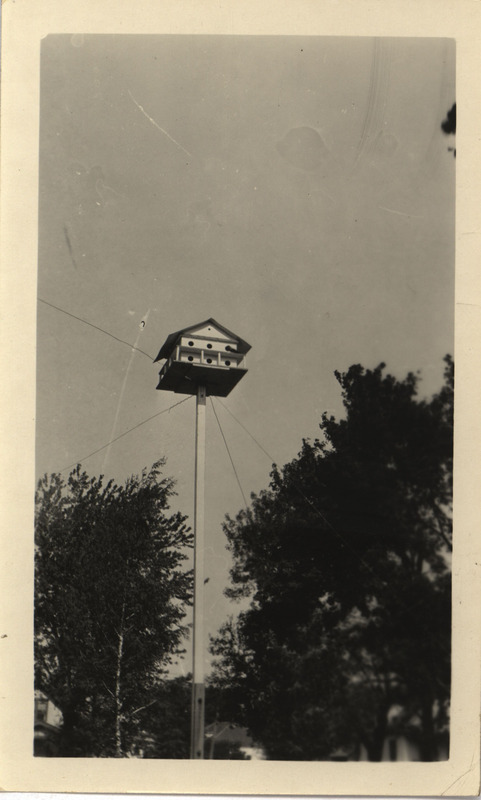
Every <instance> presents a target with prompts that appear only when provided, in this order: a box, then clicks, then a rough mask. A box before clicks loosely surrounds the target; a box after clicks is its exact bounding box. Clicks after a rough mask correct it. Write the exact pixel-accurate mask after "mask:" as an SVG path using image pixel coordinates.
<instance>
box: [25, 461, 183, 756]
mask: <svg viewBox="0 0 481 800" xmlns="http://www.w3.org/2000/svg"><path fill="white" fill-rule="evenodd" d="M163 466H164V461H163V460H160V461H158V462H157V463H156V464H154V465H153V467H152V468H151V469H150V470H149V471H144V472H143V473H142V475H141V476H140V477H132V478H130V479H129V480H127V482H126V483H125V484H124V485H117V484H115V483H114V482H113V481H109V482H108V483H107V484H106V485H104V480H103V478H102V477H100V478H89V477H88V475H87V474H86V473H85V472H81V470H80V467H77V468H76V469H75V470H73V471H72V472H71V474H70V476H69V477H68V480H67V481H65V480H64V479H63V478H62V477H61V476H60V475H58V474H55V475H51V476H50V477H47V476H45V477H44V478H43V479H42V480H41V481H40V482H39V485H38V490H37V493H36V526H35V540H36V556H35V681H36V688H38V689H41V690H42V691H43V692H44V693H45V694H46V695H47V696H48V697H49V698H50V699H51V700H52V701H53V702H54V703H55V705H56V706H57V707H58V708H59V709H60V711H61V712H62V715H63V730H62V738H61V752H60V755H64V756H76V755H81V756H89V755H95V756H112V755H113V756H125V755H127V754H129V753H130V752H131V750H132V748H133V747H134V746H135V747H137V748H138V747H139V746H140V745H139V731H140V732H141V730H142V721H143V719H144V718H145V713H144V711H145V709H146V708H147V707H148V706H150V705H151V704H152V703H153V702H154V700H156V699H158V698H159V697H161V696H162V686H163V682H162V678H163V677H164V676H165V671H166V667H167V665H168V664H169V663H170V662H171V659H172V657H173V655H174V654H178V653H179V652H180V647H181V642H182V638H183V635H184V634H185V632H186V628H185V626H184V623H183V620H184V617H185V613H186V608H187V606H189V605H190V604H191V602H192V574H191V572H190V571H186V569H185V565H184V561H185V559H186V558H187V549H186V548H189V547H191V546H192V534H191V532H190V530H189V529H188V527H187V526H186V524H185V517H184V516H183V515H182V514H180V513H179V512H176V513H170V511H169V501H170V498H171V497H172V495H173V494H174V482H173V481H172V479H170V478H165V477H162V476H161V469H162V467H163ZM143 715H144V716H143Z"/></svg>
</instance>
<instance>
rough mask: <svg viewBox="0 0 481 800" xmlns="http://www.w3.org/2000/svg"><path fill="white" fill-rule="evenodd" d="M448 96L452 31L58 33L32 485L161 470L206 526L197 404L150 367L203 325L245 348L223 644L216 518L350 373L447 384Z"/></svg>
mask: <svg viewBox="0 0 481 800" xmlns="http://www.w3.org/2000/svg"><path fill="white" fill-rule="evenodd" d="M455 99H456V98H455V47H454V41H453V40H448V39H435V38H433V39H422V38H420V39H402V38H389V39H388V38H385V39H372V38H362V37H355V38H344V37H319V36H312V37H298V36H292V37H289V36H285V37H280V36H271V37H264V36H221V35H219V36H201V35H195V36H189V35H185V36H175V35H165V36H164V35H152V36H149V35H85V36H83V35H80V34H76V35H73V36H70V35H49V36H47V37H46V38H45V39H44V40H43V41H42V51H41V106H40V149H39V166H40V178H39V244H38V259H39V263H38V300H39V302H38V319H37V326H38V327H37V423H36V424H37V444H36V467H37V475H38V476H39V477H40V476H41V475H43V474H44V473H53V472H60V471H63V474H64V475H65V476H67V475H68V471H69V470H68V469H67V468H68V467H69V466H70V465H73V464H76V463H78V462H80V463H82V466H83V468H84V469H85V470H86V471H87V472H88V474H89V475H96V476H97V475H99V474H105V475H106V476H107V477H109V478H110V477H113V478H114V479H115V480H117V481H124V480H125V479H126V478H127V477H128V476H129V475H131V474H138V473H139V472H141V471H142V469H143V468H144V467H147V468H149V467H150V466H151V465H152V464H153V463H154V462H155V461H156V460H157V459H158V458H159V457H161V456H165V457H166V458H167V464H166V467H165V473H166V475H171V476H173V477H174V478H175V480H176V482H177V485H176V488H177V492H178V494H177V497H176V498H175V499H174V501H173V508H175V509H177V508H180V509H181V510H182V511H183V512H184V513H186V514H187V515H188V516H189V520H190V522H192V509H193V495H194V424H195V401H194V400H193V399H190V400H189V401H187V402H185V403H183V404H182V405H180V406H178V407H176V408H172V409H171V410H170V411H168V412H167V411H166V409H168V408H169V407H170V406H172V405H173V404H174V403H177V402H179V400H182V399H184V396H182V395H174V394H172V393H167V392H163V391H156V388H155V387H156V385H157V377H158V372H159V368H160V366H161V364H154V363H153V359H154V358H155V356H156V355H157V353H158V351H159V349H160V347H161V345H162V344H163V342H164V341H165V339H166V338H167V336H168V335H169V334H170V333H172V332H173V331H177V330H179V329H181V328H183V327H186V326H189V325H193V324H195V323H197V322H201V321H203V320H205V319H208V318H210V317H213V318H214V319H216V320H217V321H218V322H220V323H221V324H222V325H224V326H226V327H227V328H229V329H230V330H232V331H234V332H235V333H237V334H238V335H239V336H240V337H242V338H243V339H245V340H247V342H249V344H250V345H251V346H252V349H251V350H250V351H249V353H248V355H247V367H248V373H247V375H246V376H245V377H244V378H243V379H242V381H241V382H240V383H239V384H238V386H237V387H236V388H235V389H234V390H233V391H232V393H231V395H229V397H228V398H226V399H225V400H222V401H220V400H216V399H215V398H214V401H213V403H214V407H215V410H216V412H217V416H218V419H219V422H220V425H221V428H222V433H223V434H224V436H225V439H226V441H227V445H228V447H229V452H230V456H229V453H228V452H227V450H226V447H225V444H224V440H223V436H222V434H221V431H220V430H219V426H218V424H217V420H216V417H215V415H214V413H213V408H212V404H211V402H210V401H208V403H207V457H206V554H205V574H206V576H207V577H209V582H208V584H206V587H205V605H206V611H207V616H206V633H212V634H213V633H215V632H216V630H217V629H218V627H219V625H220V624H221V623H222V622H223V621H224V620H225V619H226V618H227V616H228V615H229V614H230V613H235V612H236V610H237V607H236V606H235V605H232V604H231V603H230V602H229V601H228V600H227V599H226V598H225V597H224V596H223V589H224V587H225V586H226V585H227V581H228V568H229V564H230V561H229V555H228V553H227V551H226V549H225V536H224V534H223V531H222V520H223V519H224V516H225V514H230V515H235V514H236V513H237V511H238V510H239V509H240V508H241V507H242V506H243V505H244V499H243V495H244V497H246V498H247V499H248V498H249V495H250V493H251V492H252V491H254V492H258V491H260V490H261V489H263V488H266V487H267V485H268V482H269V472H270V470H271V466H272V463H273V462H276V463H277V464H279V465H283V464H285V463H286V462H288V461H290V460H291V459H292V458H294V457H295V456H296V454H297V453H298V451H299V450H300V447H301V444H302V439H303V438H311V439H312V438H315V437H317V436H318V435H319V434H320V431H319V422H320V419H321V415H322V413H323V412H324V411H326V412H328V413H329V414H334V415H335V416H340V415H342V402H341V396H340V387H339V385H338V383H337V381H336V379H335V376H334V371H335V370H339V371H341V372H343V371H346V370H347V369H348V368H349V367H350V366H351V365H352V364H355V363H360V364H362V365H363V366H364V367H367V368H373V367H375V366H377V365H378V364H379V363H380V362H381V361H383V362H385V363H386V364H387V368H388V370H389V372H391V373H392V374H394V375H395V376H397V377H399V378H403V377H404V376H405V375H406V373H407V372H408V371H417V370H419V371H420V374H421V377H422V381H421V383H420V393H421V394H422V395H428V396H429V395H431V394H432V393H433V392H435V391H437V390H438V389H439V388H440V386H441V383H442V373H443V363H442V358H443V356H444V355H445V354H446V353H453V347H454V344H453V341H454V211H455V208H454V177H455V164H456V162H455V159H454V158H453V153H452V152H450V151H449V150H448V148H449V147H452V146H453V145H454V138H453V137H448V136H446V135H444V134H443V132H442V130H441V123H442V122H443V120H444V119H445V118H446V116H447V112H448V110H449V109H450V108H451V106H452V105H453V103H454V102H455ZM81 320H83V322H82V321H81ZM86 323H89V324H86ZM100 329H101V330H100ZM107 334H110V335H107ZM113 337H114V338H113ZM119 340H121V341H119ZM129 345H135V347H136V348H138V349H137V350H132V347H131V346H129ZM139 350H142V351H143V352H139ZM164 410H165V411H166V413H163V414H160V415H159V412H161V411H164ZM154 415H158V416H154ZM232 415H234V416H232ZM151 418H152V419H151ZM145 420H148V421H146V422H145V423H144V421H145ZM140 423H144V424H140ZM131 429H132V430H131ZM127 431H130V432H129V433H127V434H126V435H125V436H123V435H122V434H124V433H126V432H127ZM119 436H121V438H119V439H117V437H119ZM113 439H117V441H114V442H113V443H112V444H111V445H110V446H108V447H104V445H106V444H107V443H108V442H110V441H111V440H113ZM99 448H102V449H101V450H100V452H98V453H96V454H95V455H90V454H91V453H93V452H94V451H96V450H99ZM230 457H231V458H232V461H233V462H234V466H235V470H236V473H237V478H238V479H237V478H236V475H235V473H234V469H233V467H232V464H231V460H230ZM239 483H240V486H239ZM177 669H178V670H179V671H182V670H183V671H184V672H188V671H189V670H190V664H189V663H188V660H187V661H186V662H185V663H184V664H183V665H182V664H179V666H178V667H177Z"/></svg>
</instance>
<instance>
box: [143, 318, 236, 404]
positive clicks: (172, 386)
mask: <svg viewBox="0 0 481 800" xmlns="http://www.w3.org/2000/svg"><path fill="white" fill-rule="evenodd" d="M250 349H251V346H250V344H248V343H247V342H246V341H244V339H241V338H240V336H237V335H236V334H235V333H232V331H229V330H228V329H227V328H224V326H223V325H220V324H219V323H218V322H216V321H215V319H212V318H211V319H208V320H206V321H205V322H200V323H198V324H197V325H191V326H189V327H188V328H183V329H182V330H180V331H176V332H175V333H171V334H170V335H169V336H168V337H167V339H166V340H165V342H164V344H163V345H162V347H161V349H160V351H159V354H158V356H157V358H156V359H155V361H156V362H157V361H160V360H162V359H164V358H165V359H166V362H165V364H164V365H163V367H162V369H161V371H160V373H159V383H158V386H157V389H163V390H165V391H169V392H177V393H178V394H197V388H198V386H201V385H202V386H205V387H206V394H207V395H214V396H216V397H227V395H228V394H229V393H230V392H231V391H232V389H233V388H234V386H236V384H237V383H238V382H239V381H240V379H241V378H242V376H243V375H245V374H246V372H247V369H246V365H245V354H246V353H247V352H248V351H249V350H250Z"/></svg>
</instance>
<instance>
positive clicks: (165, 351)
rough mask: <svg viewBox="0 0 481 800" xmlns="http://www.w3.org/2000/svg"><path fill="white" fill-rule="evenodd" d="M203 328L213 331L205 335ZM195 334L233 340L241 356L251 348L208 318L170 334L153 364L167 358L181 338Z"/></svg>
mask: <svg viewBox="0 0 481 800" xmlns="http://www.w3.org/2000/svg"><path fill="white" fill-rule="evenodd" d="M204 328H213V329H214V330H213V331H212V333H207V332H204V330H203V329H204ZM196 332H199V333H200V332H202V335H203V336H204V337H208V336H212V337H213V338H217V337H218V336H220V337H221V338H227V339H230V340H233V341H235V343H236V346H237V351H238V352H239V353H242V354H245V353H247V352H248V351H249V350H250V349H251V346H250V344H249V343H248V342H246V341H245V340H244V339H241V337H240V336H237V334H236V333H232V331H230V330H229V329H228V328H225V327H224V325H221V324H220V323H219V322H216V321H215V319H213V318H212V317H210V318H209V319H206V320H204V322H198V323H197V324H196V325H189V326H188V327H187V328H182V329H181V330H180V331H175V333H170V334H169V335H168V336H167V339H166V340H165V342H164V344H163V345H162V347H161V348H160V351H159V354H158V356H157V358H156V359H154V363H155V362H156V361H160V360H161V359H162V358H169V356H170V354H171V353H172V350H173V348H174V347H175V345H176V343H177V342H178V340H179V339H180V338H181V337H182V336H184V335H185V334H188V333H190V334H192V335H194V334H195V333H196Z"/></svg>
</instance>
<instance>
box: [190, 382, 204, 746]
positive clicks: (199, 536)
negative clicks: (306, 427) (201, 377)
mask: <svg viewBox="0 0 481 800" xmlns="http://www.w3.org/2000/svg"><path fill="white" fill-rule="evenodd" d="M205 400H206V387H205V386H199V387H198V388H197V403H196V424H195V499H194V623H193V629H192V650H193V652H192V660H193V675H192V716H191V739H190V757H191V758H204V703H205V688H204V473H205Z"/></svg>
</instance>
